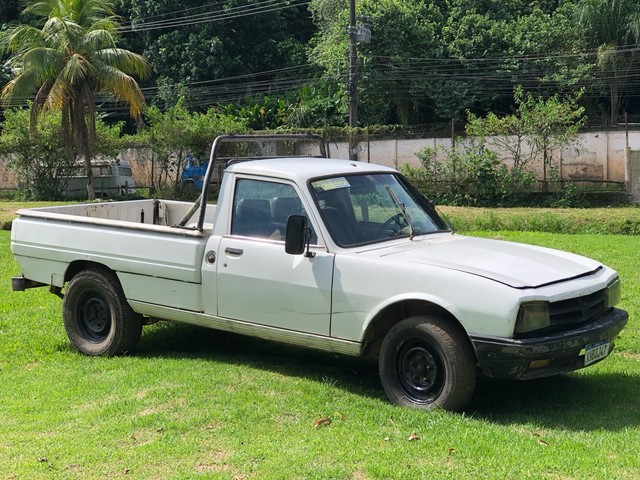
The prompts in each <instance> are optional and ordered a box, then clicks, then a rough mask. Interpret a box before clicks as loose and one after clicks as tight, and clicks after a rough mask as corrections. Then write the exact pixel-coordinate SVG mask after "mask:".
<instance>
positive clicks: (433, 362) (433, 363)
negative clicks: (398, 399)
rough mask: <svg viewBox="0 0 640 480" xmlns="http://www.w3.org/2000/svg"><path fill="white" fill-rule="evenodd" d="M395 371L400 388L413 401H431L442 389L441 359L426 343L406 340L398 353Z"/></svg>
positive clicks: (442, 372) (442, 369)
mask: <svg viewBox="0 0 640 480" xmlns="http://www.w3.org/2000/svg"><path fill="white" fill-rule="evenodd" d="M396 371H397V374H398V379H399V380H400V385H401V386H402V389H403V390H404V392H405V393H406V394H407V396H408V397H410V398H411V399H412V400H413V401H415V402H418V403H431V402H433V401H434V400H435V399H436V398H437V397H438V395H439V394H440V392H441V391H442V387H443V385H444V368H443V365H442V359H441V358H440V355H439V354H438V352H437V351H436V350H435V349H434V348H433V347H431V346H430V345H428V344H427V343H424V342H422V341H412V342H407V343H406V344H405V345H404V346H403V347H402V348H401V350H400V352H399V354H398V363H397V369H396Z"/></svg>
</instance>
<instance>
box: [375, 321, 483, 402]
mask: <svg viewBox="0 0 640 480" xmlns="http://www.w3.org/2000/svg"><path fill="white" fill-rule="evenodd" d="M379 363H380V364H379V368H380V379H381V381H382V386H383V387H384V390H385V392H386V394H387V396H388V397H389V400H391V401H392V402H393V403H395V404H397V405H401V406H408V407H411V408H416V409H425V410H432V409H435V408H443V409H445V410H451V411H461V410H462V409H464V407H465V406H466V405H467V403H468V402H469V400H470V399H471V396H472V395H473V391H474V389H475V384H476V369H475V359H474V355H473V352H472V350H471V345H470V344H469V340H468V338H467V337H466V335H464V333H463V332H461V331H460V329H459V328H458V327H457V326H455V325H453V324H452V323H450V322H447V321H445V320H443V319H441V318H438V317H430V316H417V317H410V318H407V319H405V320H402V321H401V322H399V323H398V324H397V325H395V326H394V327H393V328H392V329H391V330H390V331H389V333H388V334H387V336H386V337H385V339H384V341H383V343H382V347H381V350H380V359H379Z"/></svg>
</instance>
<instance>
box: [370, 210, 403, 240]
mask: <svg viewBox="0 0 640 480" xmlns="http://www.w3.org/2000/svg"><path fill="white" fill-rule="evenodd" d="M394 223H395V224H396V226H397V227H398V228H397V229H393V230H392V233H393V235H391V236H395V235H396V234H397V233H398V232H399V231H400V230H401V229H402V228H403V227H405V226H406V224H407V220H406V218H404V215H403V214H402V213H396V214H395V215H393V216H392V217H389V218H387V219H386V220H385V221H384V223H383V224H382V225H380V228H379V229H378V232H377V234H378V235H381V234H382V232H384V231H385V230H387V229H389V228H391V226H392V225H393V224H394Z"/></svg>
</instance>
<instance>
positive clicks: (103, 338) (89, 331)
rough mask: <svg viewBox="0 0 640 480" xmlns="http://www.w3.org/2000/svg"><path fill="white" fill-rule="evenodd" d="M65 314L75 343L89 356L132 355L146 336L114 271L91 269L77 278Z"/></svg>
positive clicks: (67, 297)
mask: <svg viewBox="0 0 640 480" xmlns="http://www.w3.org/2000/svg"><path fill="white" fill-rule="evenodd" d="M62 313H63V318H64V328H65V330H66V331H67V336H68V337H69V340H70V341H71V344H72V345H73V346H74V347H75V348H76V350H78V351H79V352H80V353H84V354H85V355H105V356H113V355H125V354H128V353H131V352H133V350H134V349H135V347H136V345H137V344H138V341H139V340H140V335H141V334H142V317H141V316H140V315H138V314H137V313H135V312H134V311H133V310H132V309H131V307H130V306H129V304H128V303H127V300H126V299H125V297H124V293H123V292H122V287H121V286H120V282H119V281H118V277H116V275H115V273H113V272H112V271H110V270H105V269H99V268H88V269H86V270H82V271H81V272H79V273H78V274H77V275H76V276H74V277H73V278H72V279H71V281H70V282H69V284H68V285H67V289H66V292H65V295H64V300H63V302H62Z"/></svg>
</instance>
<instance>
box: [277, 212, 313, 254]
mask: <svg viewBox="0 0 640 480" xmlns="http://www.w3.org/2000/svg"><path fill="white" fill-rule="evenodd" d="M310 240H311V231H310V229H309V227H308V226H307V217H305V216H304V215H290V216H289V218H288V219H287V230H286V232H285V237H284V250H285V252H287V253H289V254H291V255H300V254H302V253H304V256H305V257H309V258H311V257H314V256H315V254H314V253H312V252H310V251H309V242H310ZM305 249H306V252H305Z"/></svg>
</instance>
